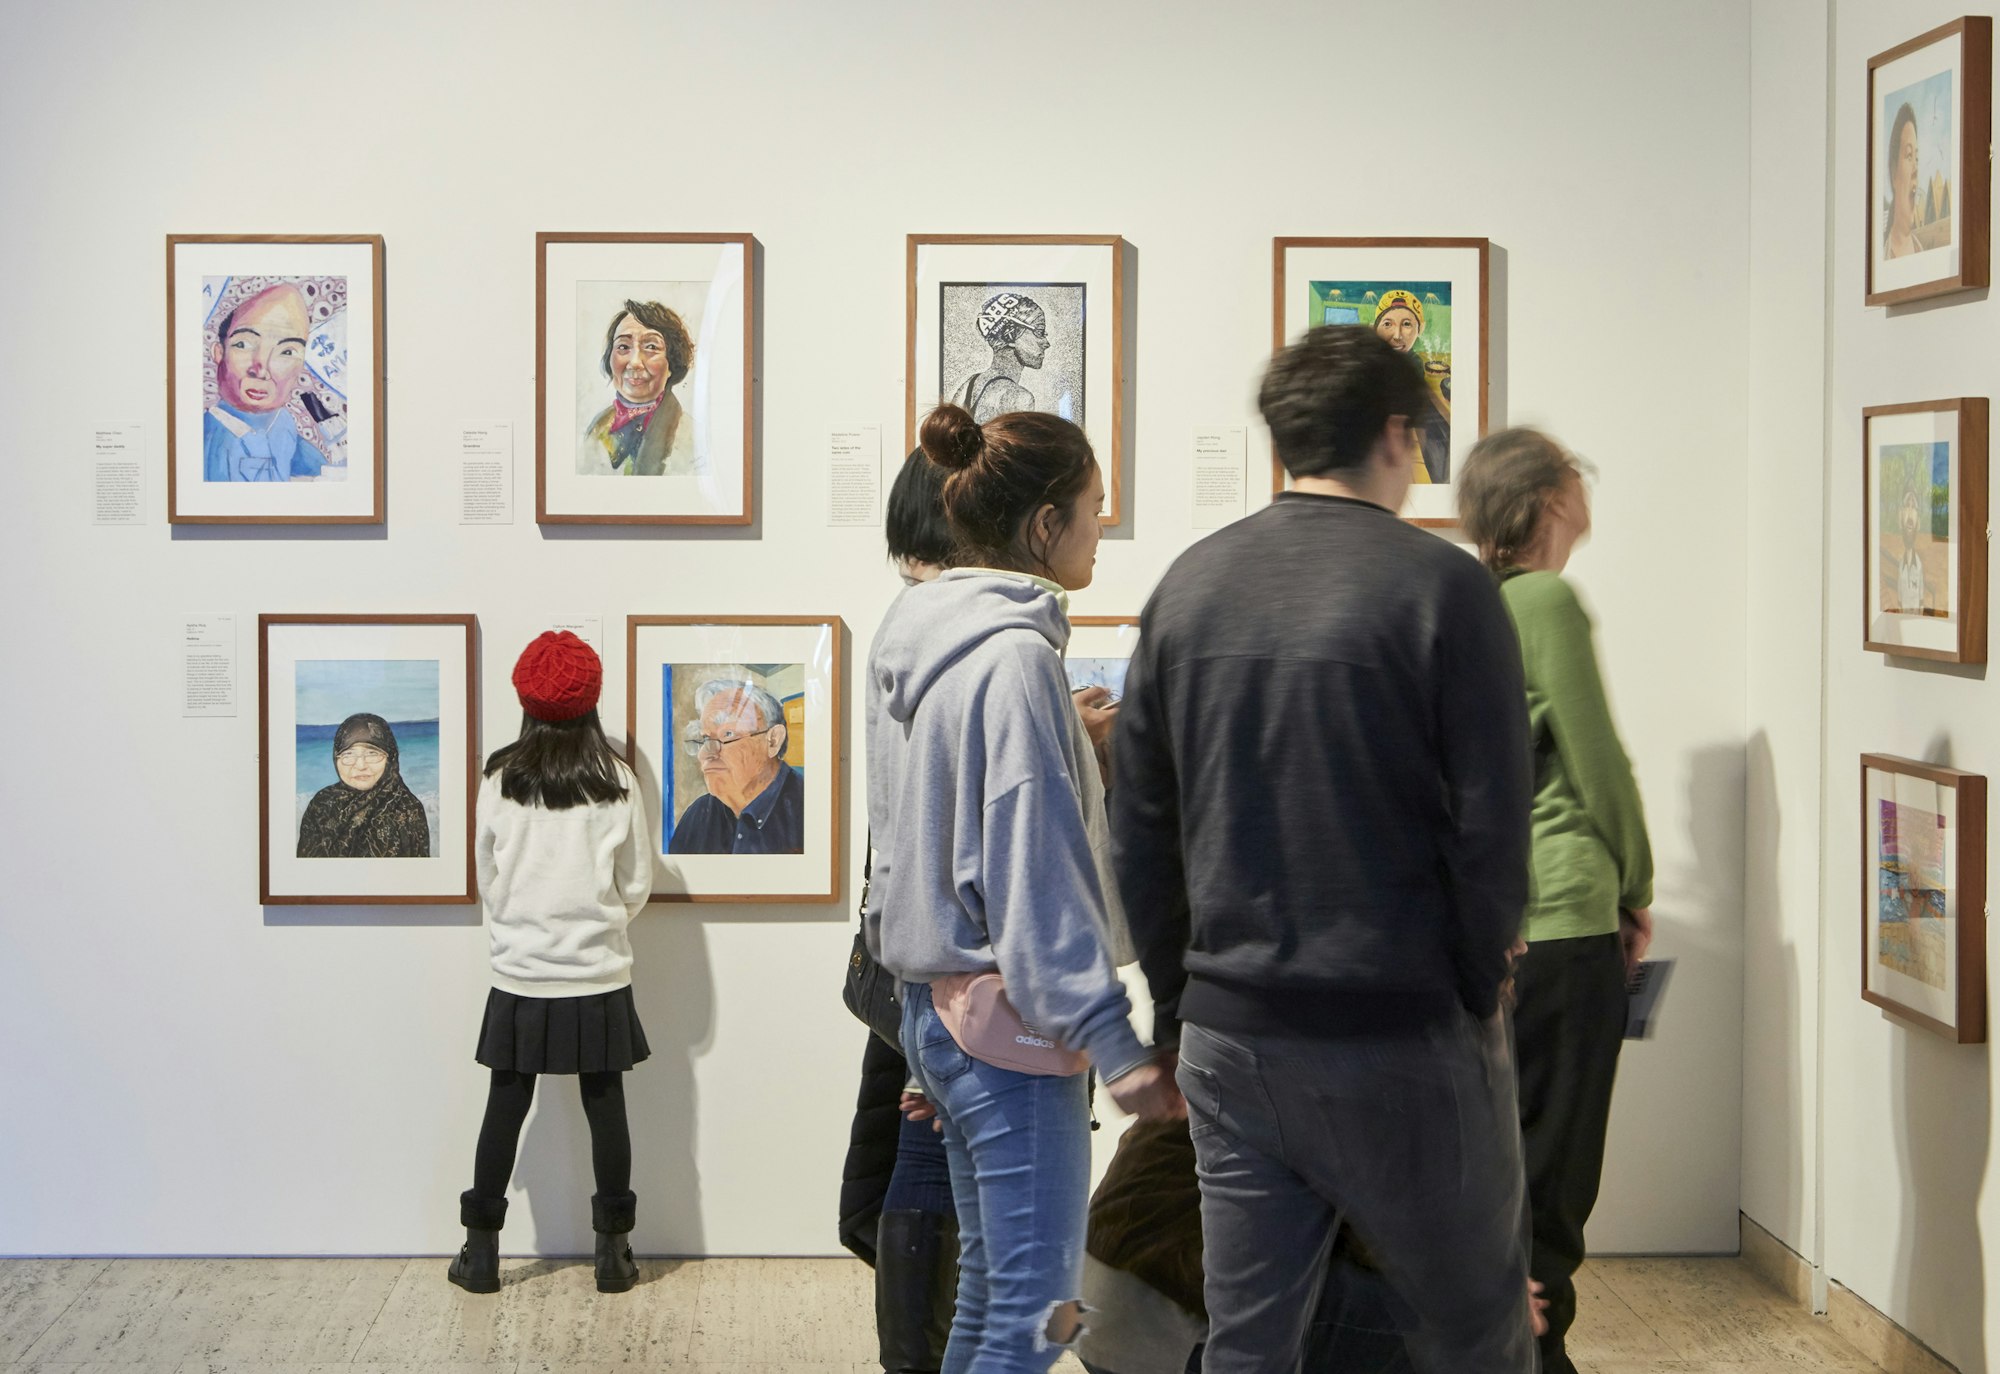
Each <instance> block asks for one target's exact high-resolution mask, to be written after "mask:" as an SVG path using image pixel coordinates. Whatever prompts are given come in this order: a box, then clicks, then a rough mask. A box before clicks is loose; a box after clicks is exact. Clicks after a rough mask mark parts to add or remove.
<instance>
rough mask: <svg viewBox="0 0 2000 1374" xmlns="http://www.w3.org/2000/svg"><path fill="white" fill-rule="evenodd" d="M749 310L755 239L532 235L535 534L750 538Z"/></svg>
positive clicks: (751, 322) (743, 236)
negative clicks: (670, 529) (656, 528)
mask: <svg viewBox="0 0 2000 1374" xmlns="http://www.w3.org/2000/svg"><path fill="white" fill-rule="evenodd" d="M754 295H755V291H754V283H753V281H752V239H751V236H750V235H748V234H537V235H535V376H536V378H537V379H538V382H539V385H538V388H537V390H536V393H535V519H536V520H537V521H538V522H540V523H542V524H545V525H560V524H582V525H747V524H749V523H750V522H751V518H752V514H753V512H752V511H751V508H750V507H751V464H752V461H753V455H752V452H751V450H752V447H753V444H752V436H753V435H754V433H755V430H754V427H753V424H752V420H751V404H752V397H753V391H754V386H753V379H752V376H751V367H752V344H753V340H752V330H753V327H754V321H755V317H756V316H755V300H754ZM626 477H630V478H636V479H637V480H636V481H629V482H628V481H619V480H615V479H618V478H626Z"/></svg>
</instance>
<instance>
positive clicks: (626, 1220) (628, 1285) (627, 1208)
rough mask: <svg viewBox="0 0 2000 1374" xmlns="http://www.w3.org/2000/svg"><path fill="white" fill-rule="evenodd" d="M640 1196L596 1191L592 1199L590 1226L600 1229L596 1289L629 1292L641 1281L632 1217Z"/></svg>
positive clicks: (596, 1229)
mask: <svg viewBox="0 0 2000 1374" xmlns="http://www.w3.org/2000/svg"><path fill="white" fill-rule="evenodd" d="M638 1205H639V1199H638V1198H637V1197H636V1196H635V1195H634V1194H632V1193H597V1194H595V1195H593V1196H592V1197H591V1199H590V1229H591V1230H593V1231H595V1232H597V1291H598V1292H600V1293H629V1292H631V1291H632V1285H633V1284H635V1283H637V1282H638V1281H639V1265H638V1263H637V1262H636V1261H635V1260H633V1258H632V1246H631V1243H630V1242H631V1238H632V1217H633V1213H634V1212H635V1211H636V1210H637V1208H638Z"/></svg>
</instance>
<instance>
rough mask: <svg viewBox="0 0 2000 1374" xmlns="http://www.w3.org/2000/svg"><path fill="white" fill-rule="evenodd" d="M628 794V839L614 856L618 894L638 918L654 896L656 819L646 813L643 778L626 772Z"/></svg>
mask: <svg viewBox="0 0 2000 1374" xmlns="http://www.w3.org/2000/svg"><path fill="white" fill-rule="evenodd" d="M623 778H624V782H625V786H626V789H627V790H626V794H625V802H626V817H627V820H628V822H629V823H628V824H627V826H626V828H625V838H624V839H623V840H621V841H619V844H618V850H617V853H616V855H615V856H614V865H615V868H616V877H617V883H618V895H619V897H620V898H621V899H622V900H623V901H624V903H625V914H626V916H628V917H637V916H638V914H639V913H640V912H642V911H644V910H645V909H646V903H647V902H648V901H650V900H651V899H652V896H653V854H652V849H653V846H652V845H651V844H650V843H649V841H650V840H651V838H652V834H653V827H652V822H651V821H649V820H648V819H647V816H646V794H645V792H644V791H643V790H642V789H641V788H640V786H639V780H638V779H637V778H636V777H634V776H632V775H631V774H630V773H625V774H624V775H623Z"/></svg>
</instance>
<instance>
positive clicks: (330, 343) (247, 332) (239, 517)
mask: <svg viewBox="0 0 2000 1374" xmlns="http://www.w3.org/2000/svg"><path fill="white" fill-rule="evenodd" d="M166 249H167V258H166V266H167V432H166V439H167V442H166V450H167V482H166V487H167V523H168V524H172V525H379V524H381V523H382V522H383V521H384V520H385V519H386V518H387V506H388V501H387V484H386V472H387V466H386V453H387V448H388V435H389V430H388V418H387V408H386V405H385V396H384V393H385V387H386V382H387V377H388V366H387V343H388V336H387V329H386V327H385V321H386V310H385V306H384V291H385V285H386V277H385V271H386V269H385V257H386V254H385V251H384V248H383V242H382V236H381V235H379V234H169V235H167V240H166ZM239 311H245V312H247V311H258V312H260V313H261V314H263V315H265V316H267V317H268V319H269V320H270V321H271V323H272V324H274V325H275V326H276V328H275V329H264V330H261V331H260V330H258V329H256V328H253V327H252V324H253V322H252V321H251V319H250V317H249V315H248V314H247V313H246V314H244V315H243V316H242V317H241V321H240V322H241V323H242V325H243V327H242V328H240V329H239V328H233V327H232V328H231V330H230V332H231V334H232V336H233V337H234V339H235V343H234V344H232V345H231V347H230V349H229V353H228V355H227V356H228V358H229V359H230V360H231V363H230V365H229V366H225V365H224V361H223V358H224V353H223V349H224V344H225V341H224V340H222V339H220V338H219V337H217V334H216V331H217V330H218V329H220V328H222V327H223V326H224V325H232V326H233V325H235V324H236V323H238V322H239ZM357 316H360V317H363V318H365V321H366V323H365V324H364V326H363V327H361V328H359V329H356V328H354V324H353V322H354V319H355V318H356V317H357ZM301 321H302V322H303V324H302V327H301V325H300V323H299V322H301ZM254 323H257V324H262V323H264V320H262V319H259V320H257V321H255V322H254ZM294 328H300V329H301V332H300V333H299V334H297V335H293V334H292V333H291V331H292V330H293V329H294ZM190 346H191V347H190ZM239 356H240V357H241V358H243V359H244V362H243V363H242V365H241V367H238V366H237V365H236V364H235V361H234V360H235V359H237V358H238V357H239ZM357 450H358V451H359V452H358V453H357ZM357 457H358V458H359V461H358V462H357V461H354V460H355V459H356V458H357Z"/></svg>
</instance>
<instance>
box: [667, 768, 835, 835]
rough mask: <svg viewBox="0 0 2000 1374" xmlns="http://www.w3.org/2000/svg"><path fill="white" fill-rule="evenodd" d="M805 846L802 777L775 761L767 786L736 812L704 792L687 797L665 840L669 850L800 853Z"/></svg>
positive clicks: (796, 770)
mask: <svg viewBox="0 0 2000 1374" xmlns="http://www.w3.org/2000/svg"><path fill="white" fill-rule="evenodd" d="M805 847H806V780H805V779H804V778H803V777H801V776H800V775H799V770H798V769H796V768H794V767H792V766H791V765H790V764H787V763H781V764H779V765H778V776H777V777H776V778H774V779H773V780H772V782H771V785H770V786H769V787H766V788H765V789H764V790H763V791H762V792H759V793H758V794H757V795H756V796H755V797H753V798H751V799H750V804H749V805H748V806H746V807H744V808H743V813H742V814H741V815H737V814H736V813H734V812H732V811H731V810H730V809H729V808H728V807H727V806H725V805H723V804H722V802H720V801H718V800H717V799H716V798H714V797H712V796H708V795H706V794H704V795H703V796H699V797H696V798H695V799H694V801H693V802H691V803H689V805H688V809H687V810H686V811H684V812H682V813H681V819H680V823H679V824H678V825H676V826H675V827H674V834H673V838H672V839H671V840H669V841H668V842H667V853H669V854H802V853H804V852H805Z"/></svg>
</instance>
